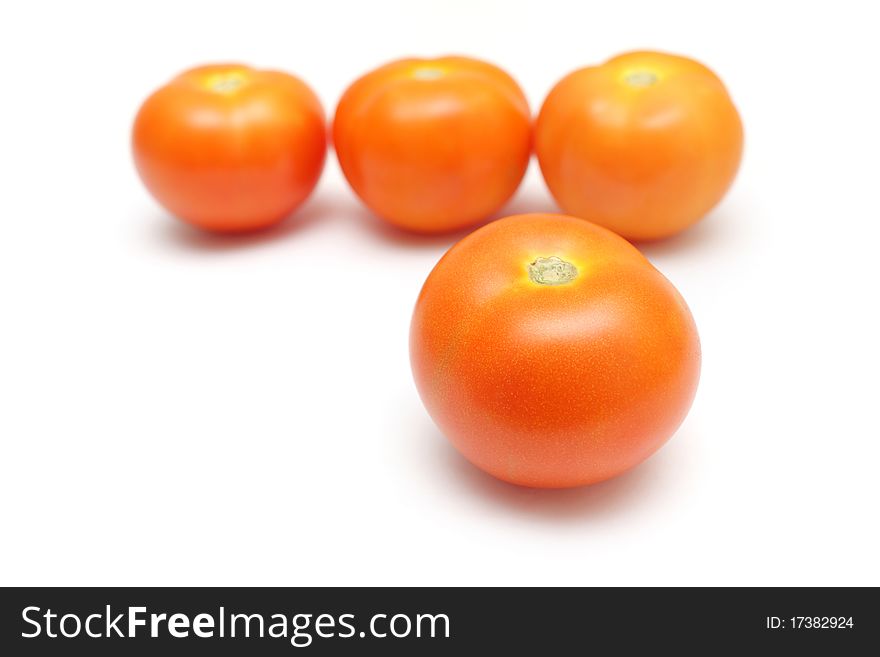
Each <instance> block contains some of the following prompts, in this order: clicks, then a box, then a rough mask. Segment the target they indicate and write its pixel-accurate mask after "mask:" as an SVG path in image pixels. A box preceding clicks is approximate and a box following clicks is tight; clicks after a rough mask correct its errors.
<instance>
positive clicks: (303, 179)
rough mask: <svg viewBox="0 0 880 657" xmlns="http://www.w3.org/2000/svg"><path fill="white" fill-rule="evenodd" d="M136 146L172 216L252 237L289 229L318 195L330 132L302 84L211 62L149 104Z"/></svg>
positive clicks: (144, 175) (148, 181)
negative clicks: (281, 225) (281, 226)
mask: <svg viewBox="0 0 880 657" xmlns="http://www.w3.org/2000/svg"><path fill="white" fill-rule="evenodd" d="M132 148H133V151H134V158H135V164H136V166H137V170H138V173H139V174H140V176H141V179H142V180H143V182H144V184H145V185H146V186H147V189H149V191H150V192H151V193H152V194H153V196H154V197H155V198H156V200H157V201H159V203H161V204H162V205H163V206H164V207H165V208H166V209H167V210H168V211H169V212H170V213H171V214H173V215H175V216H177V217H178V218H180V219H182V220H183V221H186V222H188V223H190V224H192V225H194V226H198V227H200V228H204V229H207V230H212V231H220V232H238V231H248V230H254V229H259V228H265V227H267V226H271V225H273V224H276V223H278V222H280V221H281V220H283V219H284V218H285V217H287V216H288V215H289V214H290V213H291V212H292V211H293V210H294V209H296V207H297V206H299V205H300V203H302V202H303V201H304V200H305V199H306V197H307V196H308V195H309V194H310V193H311V191H312V189H314V187H315V185H316V183H317V182H318V178H319V177H320V175H321V170H322V168H323V166H324V159H325V155H326V152H327V128H326V123H325V120H324V113H323V110H322V108H321V104H320V102H319V101H318V98H317V97H316V96H315V94H314V93H313V92H312V91H311V89H309V88H308V87H307V86H306V85H305V83H303V82H302V81H301V80H299V79H297V78H295V77H293V76H291V75H288V74H286V73H281V72H278V71H263V70H256V69H253V68H250V67H247V66H242V65H238V64H229V65H226V64H221V65H211V66H203V67H200V68H196V69H192V70H190V71H187V72H185V73H183V74H181V75H179V76H178V77H176V78H174V79H173V80H172V81H171V82H169V83H168V84H167V85H165V86H163V87H161V88H160V89H159V90H158V91H156V92H155V93H154V94H153V95H151V96H150V97H149V98H148V99H147V100H146V101H145V102H144V104H143V105H142V106H141V108H140V111H139V112H138V114H137V118H136V119H135V123H134V130H133V134H132Z"/></svg>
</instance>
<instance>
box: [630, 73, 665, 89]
mask: <svg viewBox="0 0 880 657" xmlns="http://www.w3.org/2000/svg"><path fill="white" fill-rule="evenodd" d="M624 79H625V80H626V83H627V84H628V85H630V86H632V87H650V86H651V85H652V84H657V81H658V80H659V78H658V77H657V74H656V73H653V72H652V71H644V70H640V71H631V72H629V73H627V74H626V77H625V78H624Z"/></svg>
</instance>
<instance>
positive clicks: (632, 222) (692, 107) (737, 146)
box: [535, 52, 743, 240]
mask: <svg viewBox="0 0 880 657" xmlns="http://www.w3.org/2000/svg"><path fill="white" fill-rule="evenodd" d="M742 147H743V129H742V123H741V122H740V118H739V114H738V113H737V110H736V107H734V105H733V101H731V99H730V96H729V95H728V93H727V90H726V89H725V88H724V85H723V84H722V82H721V80H719V79H718V77H717V76H716V75H715V74H714V73H712V71H710V70H709V69H708V68H706V67H705V66H703V65H702V64H700V63H698V62H695V61H693V60H691V59H687V58H685V57H678V56H675V55H667V54H663V53H656V52H632V53H627V54H625V55H620V56H619V57H615V58H613V59H610V60H609V61H607V62H606V63H604V64H602V65H601V66H595V67H589V68H582V69H580V70H578V71H575V72H574V73H571V74H570V75H568V76H567V77H565V78H563V79H562V81H560V82H559V83H558V84H557V85H556V86H555V87H554V88H553V90H552V91H551V92H550V94H549V95H548V96H547V99H546V100H545V101H544V105H543V106H542V108H541V111H540V114H539V115H538V119H537V122H536V126H535V151H536V153H537V155H538V162H539V163H540V165H541V171H542V173H543V175H544V179H545V180H546V181H547V185H548V186H549V187H550V191H551V192H552V193H553V196H554V197H555V198H556V200H557V202H558V203H559V205H560V207H561V208H562V209H563V210H564V211H565V212H567V213H569V214H572V215H576V216H578V217H582V218H584V219H589V220H590V221H594V222H596V223H598V224H601V225H602V226H605V227H606V228H610V229H611V230H613V231H615V232H617V233H619V234H620V235H623V236H624V237H627V238H629V239H633V240H653V239H658V238H663V237H667V236H670V235H673V234H675V233H678V232H679V231H681V230H684V229H685V228H687V227H688V226H690V225H692V224H693V223H695V222H696V221H698V220H699V219H700V218H702V217H703V216H704V215H705V214H706V213H707V212H709V210H711V209H712V208H713V207H714V206H715V205H716V204H717V203H718V202H719V201H720V200H721V198H722V197H723V196H724V194H725V192H726V191H727V189H728V188H729V187H730V184H731V183H732V182H733V179H734V177H735V176H736V172H737V169H738V168H739V163H740V158H741V155H742Z"/></svg>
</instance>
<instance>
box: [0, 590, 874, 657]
mask: <svg viewBox="0 0 880 657" xmlns="http://www.w3.org/2000/svg"><path fill="white" fill-rule="evenodd" d="M0 597H2V606H0V614H2V615H0V627H2V635H0V655H10V656H12V655H15V656H19V655H67V654H88V655H93V656H96V657H100V656H102V655H113V656H115V657H118V656H120V655H162V656H163V657H165V656H169V657H170V656H173V655H187V656H193V655H201V654H205V655H233V654H234V655H249V656H251V655H285V654H287V655H291V654H297V653H303V652H304V653H306V654H313V655H348V654H351V655H358V654H373V653H379V654H385V655H452V654H476V653H475V652H472V651H476V650H489V651H491V652H490V654H517V655H518V654H532V655H567V654H572V655H574V654H578V655H583V654H590V653H592V652H593V651H594V650H595V649H597V648H602V649H608V648H611V649H613V650H614V654H635V653H636V652H637V651H638V652H639V653H640V654H641V653H643V652H644V651H645V649H646V648H648V649H651V652H662V653H664V654H665V653H671V654H680V653H683V652H686V653H690V652H696V653H698V654H716V653H717V651H718V650H719V649H724V650H725V652H728V651H730V650H749V651H752V652H750V653H749V654H795V651H796V654H827V655H850V654H853V655H854V654H868V653H867V652H865V651H866V650H874V649H877V647H878V646H880V598H878V595H877V590H876V589H868V588H850V589H843V588H792V589H755V588H736V589H717V588H716V589H711V588H696V589H694V588H690V589H686V588H671V589H660V588H650V589H643V588H622V589H612V588H567V589H551V588H508V589H460V588H440V589H436V588H430V589H426V588H404V589H400V588H269V589H255V588H200V589H184V588H180V589H174V588H128V589H126V588H45V589H41V588H26V589H4V590H2V593H0ZM756 650H759V651H760V652H754V651H756ZM462 651H466V652H462ZM764 651H766V652H764ZM771 651H772V652H771Z"/></svg>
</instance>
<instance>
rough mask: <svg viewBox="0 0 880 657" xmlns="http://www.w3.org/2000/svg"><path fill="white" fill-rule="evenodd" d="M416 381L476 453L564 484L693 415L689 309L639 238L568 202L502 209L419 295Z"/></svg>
mask: <svg viewBox="0 0 880 657" xmlns="http://www.w3.org/2000/svg"><path fill="white" fill-rule="evenodd" d="M410 354H411V360H412V368H413V373H414V376H415V381H416V384H417V387H418V390H419V393H420V395H421V397H422V400H423V401H424V404H425V406H426V407H427V410H428V412H429V413H430V415H431V417H432V418H433V419H434V421H435V422H436V423H437V425H438V426H439V428H440V429H441V431H442V432H443V433H444V434H445V435H446V437H447V438H448V439H449V440H450V441H452V443H453V444H454V445H455V447H457V448H458V450H459V451H460V452H461V453H462V454H463V455H464V456H465V457H466V458H467V459H469V460H470V461H471V462H472V463H474V464H475V465H477V466H478V467H480V468H482V469H483V470H485V471H486V472H488V473H490V474H492V475H494V476H496V477H498V478H500V479H503V480H505V481H508V482H512V483H515V484H522V485H524V486H532V487H539V488H562V487H571V486H580V485H584V484H591V483H594V482H598V481H602V480H603V479H608V478H610V477H614V476H615V475H618V474H620V473H622V472H624V471H626V470H628V469H629V468H631V467H633V466H635V465H636V464H638V463H640V462H641V461H643V460H644V459H645V458H647V457H648V456H650V455H651V454H652V453H653V452H654V451H655V450H657V449H658V448H659V447H660V446H661V445H662V444H663V443H664V442H665V441H666V440H667V439H668V438H669V437H670V436H671V435H672V434H673V432H674V431H675V430H676V428H677V427H678V426H679V424H680V423H681V422H682V420H683V419H684V417H685V415H686V414H687V412H688V410H689V408H690V405H691V402H692V400H693V398H694V394H695V391H696V387H697V380H698V378H699V371H700V344H699V339H698V336H697V329H696V327H695V325H694V321H693V318H692V317H691V313H690V311H689V310H688V307H687V305H686V304H685V302H684V300H683V299H682V298H681V296H680V295H679V293H678V292H677V291H676V289H675V288H674V287H673V286H672V284H671V283H670V282H669V281H668V280H666V278H664V277H663V275H662V274H660V272H658V271H657V270H656V269H655V268H654V267H653V266H652V265H651V264H650V263H649V262H648V261H647V260H646V259H645V258H644V257H643V256H642V255H641V254H640V253H639V252H638V251H637V250H636V249H635V248H634V247H633V246H631V245H630V244H629V243H628V242H626V241H625V240H623V239H622V238H620V237H618V236H617V235H615V234H613V233H611V232H610V231H608V230H605V229H604V228H601V227H599V226H596V225H594V224H592V223H589V222H587V221H583V220H582V219H578V218H574V217H567V216H564V215H551V214H529V215H519V216H514V217H509V218H506V219H501V220H498V221H495V222H492V223H490V224H488V225H486V226H484V227H482V228H480V229H478V230H477V231H475V232H474V233H472V234H470V235H469V236H468V237H465V238H464V239H463V240H461V241H460V242H459V243H458V244H456V245H455V246H453V247H452V248H451V249H450V250H449V251H448V252H447V253H446V255H445V256H443V258H442V259H441V260H440V262H439V263H438V264H437V266H436V267H435V268H434V270H433V271H432V272H431V274H430V276H429V277H428V279H427V281H426V282H425V285H424V287H423V288H422V291H421V294H420V295H419V298H418V302H417V303H416V308H415V312H414V314H413V319H412V326H411V332H410Z"/></svg>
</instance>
